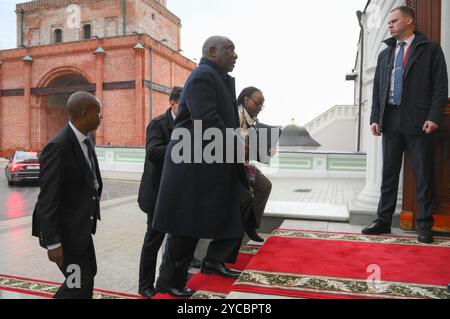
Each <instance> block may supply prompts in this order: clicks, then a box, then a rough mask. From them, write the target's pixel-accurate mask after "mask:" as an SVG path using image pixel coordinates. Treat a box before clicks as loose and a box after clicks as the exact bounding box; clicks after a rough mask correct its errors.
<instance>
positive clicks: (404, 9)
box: [391, 6, 416, 23]
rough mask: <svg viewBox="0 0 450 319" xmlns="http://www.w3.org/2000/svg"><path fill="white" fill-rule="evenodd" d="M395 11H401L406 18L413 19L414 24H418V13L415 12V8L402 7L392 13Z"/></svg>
mask: <svg viewBox="0 0 450 319" xmlns="http://www.w3.org/2000/svg"><path fill="white" fill-rule="evenodd" d="M395 11H400V12H401V13H402V14H403V16H405V17H411V18H412V19H413V23H416V12H415V11H414V9H413V8H411V7H408V6H400V7H397V8H395V9H393V10H392V11H391V12H395Z"/></svg>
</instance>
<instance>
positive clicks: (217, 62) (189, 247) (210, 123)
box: [153, 36, 252, 297]
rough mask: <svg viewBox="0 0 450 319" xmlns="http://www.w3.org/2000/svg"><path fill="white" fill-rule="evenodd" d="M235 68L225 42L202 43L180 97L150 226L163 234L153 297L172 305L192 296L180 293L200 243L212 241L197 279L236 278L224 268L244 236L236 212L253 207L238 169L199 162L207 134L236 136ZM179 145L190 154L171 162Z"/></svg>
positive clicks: (230, 47)
mask: <svg viewBox="0 0 450 319" xmlns="http://www.w3.org/2000/svg"><path fill="white" fill-rule="evenodd" d="M236 60H237V55H236V53H235V47H234V44H233V42H231V41H230V40H229V39H228V38H225V37H219V36H215V37H211V38H209V39H208V40H206V42H205V44H204V46H203V58H202V59H201V61H200V64H199V67H198V68H197V69H196V70H194V72H193V73H192V74H191V76H190V77H189V79H188V80H187V82H186V84H185V87H184V92H183V94H182V96H181V100H180V108H179V114H178V116H177V119H176V120H175V130H174V133H173V135H174V137H173V139H172V141H171V142H170V143H169V146H168V147H167V151H166V157H165V162H164V167H163V173H162V179H161V186H160V192H159V195H158V200H157V204H156V210H155V217H154V223H153V226H154V228H155V229H157V230H158V231H160V232H164V233H167V234H170V235H169V236H168V239H167V247H166V251H165V253H164V256H163V262H162V265H161V268H160V276H159V278H158V280H157V283H156V289H157V291H159V292H162V293H169V294H171V295H174V296H179V297H190V296H191V295H192V294H193V293H194V292H193V291H192V290H190V289H188V288H186V282H187V276H188V274H187V271H188V268H189V263H190V261H191V259H192V256H193V254H194V250H195V247H196V245H197V242H198V239H199V238H204V239H213V241H212V242H211V244H210V245H209V247H208V251H207V254H206V257H205V258H204V260H203V264H202V269H201V271H202V273H204V274H213V273H214V274H219V275H221V276H226V277H233V278H237V277H238V276H239V274H240V272H238V271H235V270H233V269H229V268H228V267H226V266H225V263H234V262H235V261H236V258H237V255H238V253H239V248H240V245H241V242H242V237H243V235H244V223H243V214H242V207H243V206H247V207H250V206H251V205H252V201H251V200H252V198H251V194H250V193H249V191H248V180H247V176H246V173H245V170H244V166H243V161H242V164H238V163H236V162H232V163H229V162H225V161H222V162H220V161H216V160H214V161H209V160H207V159H205V158H204V156H203V155H204V151H205V150H206V149H207V145H205V144H206V142H205V141H203V139H202V137H203V134H204V133H205V132H206V131H208V129H212V130H214V132H216V133H217V132H218V133H221V134H222V137H223V138H225V136H226V135H227V132H228V131H229V130H228V129H231V130H232V131H233V132H234V130H236V129H238V128H239V116H238V114H237V107H236V91H235V84H234V79H233V78H232V77H230V76H229V75H228V73H229V72H231V71H232V70H233V69H234V66H235V64H236ZM199 126H201V127H202V128H201V130H200V129H199V128H198V127H199ZM197 129H198V130H197ZM186 132H187V133H188V134H187V135H188V136H183V138H182V139H181V140H177V137H176V136H175V135H176V133H180V134H182V133H186ZM199 135H200V136H199ZM185 138H186V139H187V141H185ZM178 139H179V138H178ZM186 142H187V143H188V144H190V145H191V146H192V148H190V149H189V150H187V149H185V150H183V155H182V156H183V157H189V159H188V160H186V161H185V160H182V161H178V159H176V158H174V156H172V155H174V154H172V151H174V152H175V153H176V151H175V149H176V148H178V147H179V144H180V145H181V144H184V143H186ZM219 144H220V143H219ZM224 144H225V142H224V143H222V145H220V146H218V149H216V155H217V156H218V157H220V158H222V157H223V158H224V159H225V157H226V156H227V155H230V154H227V150H226V149H225V147H224V146H225V145H224ZM242 149H243V147H242ZM175 155H178V154H175ZM180 155H181V154H180ZM196 155H199V157H200V158H197V156H196ZM175 157H176V156H175ZM243 194H247V195H248V196H243ZM249 215H250V214H249ZM250 216H251V215H250Z"/></svg>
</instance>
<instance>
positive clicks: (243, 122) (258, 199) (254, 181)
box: [237, 87, 275, 242]
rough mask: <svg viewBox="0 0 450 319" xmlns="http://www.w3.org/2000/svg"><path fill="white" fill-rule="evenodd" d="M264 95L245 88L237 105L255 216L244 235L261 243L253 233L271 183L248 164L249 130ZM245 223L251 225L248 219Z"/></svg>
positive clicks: (255, 90) (259, 224)
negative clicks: (252, 227) (243, 137)
mask: <svg viewBox="0 0 450 319" xmlns="http://www.w3.org/2000/svg"><path fill="white" fill-rule="evenodd" d="M264 102H265V99H264V95H263V93H262V92H261V90H259V89H257V88H255V87H248V88H245V89H244V90H243V91H242V92H241V94H240V95H239V98H238V101H237V105H238V113H239V124H240V127H241V129H242V133H243V135H244V136H245V154H246V155H245V157H246V158H245V161H246V169H247V173H248V177H249V183H250V187H251V191H252V193H253V208H254V214H255V221H254V225H246V226H247V228H251V226H254V229H253V231H251V230H247V231H246V233H247V235H249V237H250V239H252V240H253V241H256V242H263V241H264V239H262V238H261V237H260V236H259V235H258V234H257V233H256V231H255V229H259V228H260V227H261V221H262V216H263V215H264V210H265V208H266V204H267V201H268V200H269V196H270V192H271V191H272V183H271V182H270V180H269V179H268V178H267V177H265V176H264V175H263V174H262V173H261V171H260V170H259V169H257V168H256V167H253V166H252V165H250V164H249V161H250V156H249V138H248V136H249V129H250V128H253V127H255V125H256V124H257V118H258V115H259V113H260V112H261V111H262V110H263V109H264ZM268 155H269V156H273V155H275V150H274V149H269V150H268ZM247 223H250V224H251V223H252V220H251V219H250V220H249V221H247Z"/></svg>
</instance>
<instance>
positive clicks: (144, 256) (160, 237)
mask: <svg viewBox="0 0 450 319" xmlns="http://www.w3.org/2000/svg"><path fill="white" fill-rule="evenodd" d="M152 223H153V214H148V215H147V232H146V233H145V237H144V243H143V245H142V251H141V261H140V265H139V292H143V291H145V290H147V289H151V288H153V283H154V282H155V276H156V275H155V273H156V262H157V259H158V251H159V249H160V248H161V245H162V243H163V241H164V237H165V236H166V234H164V233H161V232H159V231H157V230H155V229H154V228H153V227H152Z"/></svg>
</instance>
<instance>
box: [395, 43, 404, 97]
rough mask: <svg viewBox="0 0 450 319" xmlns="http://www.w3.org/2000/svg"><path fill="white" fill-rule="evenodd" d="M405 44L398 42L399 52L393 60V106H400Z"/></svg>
mask: <svg viewBox="0 0 450 319" xmlns="http://www.w3.org/2000/svg"><path fill="white" fill-rule="evenodd" d="M405 45H406V43H405V42H400V43H399V46H400V50H399V51H398V54H397V57H396V59H395V70H394V103H395V105H400V103H401V102H402V92H403V72H404V70H403V60H404V58H405Z"/></svg>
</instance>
